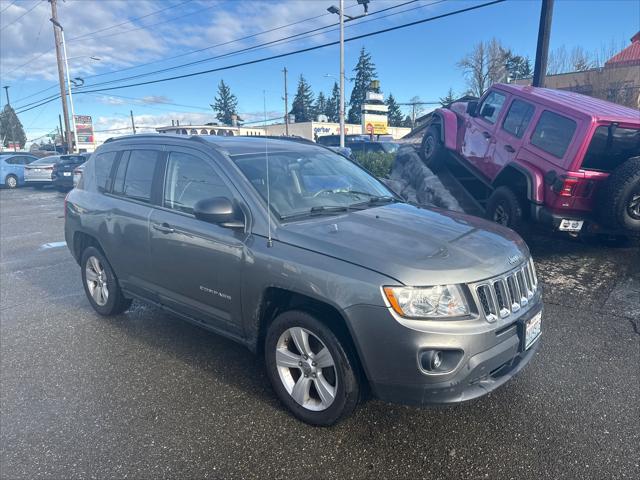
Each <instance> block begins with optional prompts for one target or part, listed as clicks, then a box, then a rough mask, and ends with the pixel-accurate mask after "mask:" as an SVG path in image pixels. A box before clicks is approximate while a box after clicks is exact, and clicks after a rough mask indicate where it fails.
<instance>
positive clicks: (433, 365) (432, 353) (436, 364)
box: [422, 350, 442, 371]
mask: <svg viewBox="0 0 640 480" xmlns="http://www.w3.org/2000/svg"><path fill="white" fill-rule="evenodd" d="M441 366H442V352H441V351H440V350H429V351H426V352H424V354H423V355H422V367H423V368H424V369H425V370H430V371H435V370H438V369H439V368H440V367H441Z"/></svg>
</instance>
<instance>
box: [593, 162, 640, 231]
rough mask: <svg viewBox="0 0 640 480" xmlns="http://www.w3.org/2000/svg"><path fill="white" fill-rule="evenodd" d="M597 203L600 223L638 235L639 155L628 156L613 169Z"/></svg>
mask: <svg viewBox="0 0 640 480" xmlns="http://www.w3.org/2000/svg"><path fill="white" fill-rule="evenodd" d="M598 203H599V204H600V205H601V208H600V219H601V221H602V223H604V224H605V225H607V226H609V227H611V228H614V229H620V230H627V231H629V232H630V233H631V234H633V235H640V157H634V158H630V159H629V160H627V161H626V162H624V163H623V164H622V165H620V166H619V167H618V168H616V169H615V170H614V171H613V173H612V174H611V175H610V176H609V178H608V179H607V181H606V182H605V185H604V188H603V189H602V191H601V192H600V201H599V202H598Z"/></svg>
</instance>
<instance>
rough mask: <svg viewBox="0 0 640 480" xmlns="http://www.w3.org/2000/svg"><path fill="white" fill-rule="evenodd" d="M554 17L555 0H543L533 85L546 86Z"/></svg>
mask: <svg viewBox="0 0 640 480" xmlns="http://www.w3.org/2000/svg"><path fill="white" fill-rule="evenodd" d="M552 17H553V0H542V7H541V9H540V26H539V27H538V46H537V48H536V63H535V66H534V69H533V86H534V87H544V80H545V76H546V75H547V57H548V56H549V38H550V37H551V19H552Z"/></svg>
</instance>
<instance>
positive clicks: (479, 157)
mask: <svg viewBox="0 0 640 480" xmlns="http://www.w3.org/2000/svg"><path fill="white" fill-rule="evenodd" d="M506 102H507V94H506V93H503V92H499V91H497V90H491V91H490V92H489V93H488V94H487V95H486V96H485V98H484V100H482V102H481V103H480V105H479V106H478V115H477V116H475V117H471V116H467V119H466V123H465V132H464V140H463V142H462V154H463V156H464V157H465V159H466V160H467V161H468V162H469V163H471V164H472V165H473V166H474V167H476V168H477V169H479V170H480V171H481V172H482V173H483V174H485V175H487V173H486V170H487V163H490V162H489V157H488V153H489V148H490V147H491V145H492V144H493V143H494V142H495V139H494V134H495V131H496V127H497V123H498V121H499V119H500V118H501V113H502V111H503V109H504V106H505V104H506Z"/></svg>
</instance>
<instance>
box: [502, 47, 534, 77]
mask: <svg viewBox="0 0 640 480" xmlns="http://www.w3.org/2000/svg"><path fill="white" fill-rule="evenodd" d="M505 68H506V69H507V74H508V77H509V79H511V80H517V79H519V78H528V77H531V76H532V75H533V69H532V68H531V60H529V57H523V56H521V55H514V54H513V53H511V51H508V53H507V61H506V65H505Z"/></svg>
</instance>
